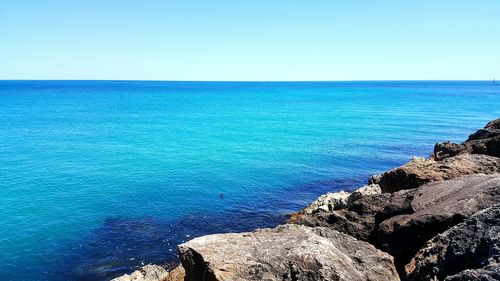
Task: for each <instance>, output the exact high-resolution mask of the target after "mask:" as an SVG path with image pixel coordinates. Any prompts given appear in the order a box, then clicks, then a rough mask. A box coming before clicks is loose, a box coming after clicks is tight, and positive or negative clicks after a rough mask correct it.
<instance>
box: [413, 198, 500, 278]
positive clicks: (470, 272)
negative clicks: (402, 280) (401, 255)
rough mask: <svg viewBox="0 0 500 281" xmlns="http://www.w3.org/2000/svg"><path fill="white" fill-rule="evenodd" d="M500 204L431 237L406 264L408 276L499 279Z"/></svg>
mask: <svg viewBox="0 0 500 281" xmlns="http://www.w3.org/2000/svg"><path fill="white" fill-rule="evenodd" d="M499 261H500V204H498V205H495V206H493V207H491V208H488V209H486V210H483V211H480V212H477V213H476V214H474V215H473V216H471V217H470V218H469V219H467V220H465V221H464V222H463V223H460V224H458V225H456V226H454V227H452V228H450V229H449V230H447V231H445V232H443V233H442V234H438V235H437V236H435V237H434V238H432V239H431V240H429V241H428V242H427V243H426V244H425V246H424V247H423V248H422V249H421V250H420V251H419V252H418V253H417V254H416V256H415V257H414V258H413V259H412V260H411V261H410V263H409V264H408V265H406V267H405V272H406V275H407V279H408V280H410V281H423V280H499V279H500V264H499V263H498V262H499Z"/></svg>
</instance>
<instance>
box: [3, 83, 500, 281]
mask: <svg viewBox="0 0 500 281" xmlns="http://www.w3.org/2000/svg"><path fill="white" fill-rule="evenodd" d="M499 116H500V86H495V85H493V84H492V83H491V82H328V83H327V82H317V83H306V82H303V83H226V82H224V83H223V82H131V81H130V82H126V81H125V82H117V81H0V192H1V195H0V280H95V279H102V280H106V279H109V278H110V277H114V276H116V275H120V274H122V273H125V272H129V271H130V270H131V269H133V268H134V267H136V266H140V265H141V264H143V263H150V262H152V263H167V262H172V261H175V260H176V258H177V257H176V254H177V253H176V247H175V245H176V244H178V243H180V242H182V241H185V240H189V239H190V238H192V237H194V236H198V235H202V234H207V233H214V232H228V231H244V230H250V229H253V228H255V227H265V226H273V225H276V224H278V223H279V222H281V221H283V219H284V215H285V214H287V213H289V212H292V211H296V210H298V209H300V208H301V207H303V206H305V205H306V204H307V203H308V202H310V201H311V200H313V199H314V198H315V197H316V196H318V195H319V194H321V193H324V192H326V191H332V190H338V189H352V188H355V187H358V186H361V185H362V184H364V183H365V182H366V179H367V177H368V176H369V175H371V174H374V173H378V172H381V171H384V170H387V169H390V168H393V167H395V166H398V165H400V164H403V163H404V162H406V161H407V160H408V159H409V158H410V157H411V156H413V155H419V156H428V155H429V154H430V153H431V151H432V147H433V145H434V143H435V142H437V141H445V140H452V141H461V140H464V139H465V138H466V137H467V135H468V134H470V133H472V132H473V131H475V130H476V129H477V128H479V127H482V126H484V125H485V123H486V122H487V121H489V120H492V119H494V118H498V117H499Z"/></svg>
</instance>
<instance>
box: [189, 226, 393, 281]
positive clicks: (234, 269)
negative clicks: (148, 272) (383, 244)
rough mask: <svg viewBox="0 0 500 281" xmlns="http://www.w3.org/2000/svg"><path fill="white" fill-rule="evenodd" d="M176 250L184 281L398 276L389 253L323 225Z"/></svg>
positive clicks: (227, 237)
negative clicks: (183, 269)
mask: <svg viewBox="0 0 500 281" xmlns="http://www.w3.org/2000/svg"><path fill="white" fill-rule="evenodd" d="M179 251H180V257H181V261H182V265H183V267H184V268H185V270H186V280H187V281H199V280H206V281H215V280H225V281H230V280H239V281H245V280H267V281H272V280H280V281H282V280H290V281H291V280H305V281H308V280H310V281H313V280H316V281H321V280H324V281H326V280H339V281H340V280H346V281H347V280H373V281H375V280H384V281H390V280H399V277H398V275H397V273H396V269H395V267H394V264H393V259H392V257H391V256H390V255H388V254H386V253H384V252H382V251H379V250H377V249H375V247H373V246H372V245H370V244H368V243H365V242H362V241H357V240H356V239H354V238H353V237H351V236H349V235H346V234H343V233H340V232H337V231H334V230H331V229H328V228H322V227H318V228H310V227H305V226H300V225H282V226H279V227H277V228H274V229H261V230H256V231H254V232H247V233H239V234H216V235H208V236H203V237H200V238H196V239H193V240H191V241H189V242H187V243H185V244H182V245H180V246H179Z"/></svg>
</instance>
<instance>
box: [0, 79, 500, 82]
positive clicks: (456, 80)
mask: <svg viewBox="0 0 500 281" xmlns="http://www.w3.org/2000/svg"><path fill="white" fill-rule="evenodd" d="M0 81H68V82H71V81H75V82H76V81H81V82H85V81H89V82H92V81H96V82H98V81H102V82H107V81H108V82H121V81H123V82H127V81H130V82H214V83H226V82H228V83H230V82H236V83H238V82H242V83H247V82H248V83H267V82H277V83H280V82H284V83H286V82H297V83H302V82H304V83H309V82H319V83H321V82H493V81H496V79H490V80H486V79H452V80H444V79H415V80H407V79H399V80H398V79H389V80H147V79H0ZM499 82H500V81H499Z"/></svg>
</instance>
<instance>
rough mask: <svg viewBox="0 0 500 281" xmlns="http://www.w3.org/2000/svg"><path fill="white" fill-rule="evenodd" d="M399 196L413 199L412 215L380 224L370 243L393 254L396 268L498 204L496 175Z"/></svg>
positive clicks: (498, 178)
mask: <svg viewBox="0 0 500 281" xmlns="http://www.w3.org/2000/svg"><path fill="white" fill-rule="evenodd" d="M400 193H402V194H407V195H409V196H410V197H413V199H412V200H411V208H412V210H413V213H411V214H402V215H397V216H394V217H392V218H389V219H386V220H384V221H382V222H381V223H380V224H379V225H378V228H377V234H376V237H375V238H374V240H373V241H372V243H374V244H375V245H377V247H378V248H380V249H382V250H384V251H386V252H388V253H390V254H391V255H393V256H394V258H395V261H396V266H398V267H401V266H404V265H405V264H406V263H408V262H409V261H410V259H411V258H412V257H413V256H414V254H415V253H416V252H417V251H418V250H419V249H420V248H421V247H422V245H424V243H425V242H426V241H427V240H429V239H430V238H432V237H434V236H435V235H437V234H438V233H441V232H443V231H445V230H447V229H448V228H450V227H452V226H453V225H456V224H458V223H460V222H462V221H463V220H464V219H466V218H468V217H470V216H472V215H473V214H474V213H476V212H478V211H480V210H483V209H486V208H489V207H491V206H493V205H495V204H498V203H500V175H498V174H497V175H473V176H465V177H461V178H457V179H453V180H449V181H444V182H436V183H429V184H426V185H424V186H422V187H420V188H418V189H415V190H409V191H401V192H400Z"/></svg>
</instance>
